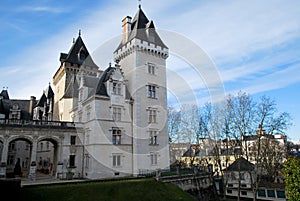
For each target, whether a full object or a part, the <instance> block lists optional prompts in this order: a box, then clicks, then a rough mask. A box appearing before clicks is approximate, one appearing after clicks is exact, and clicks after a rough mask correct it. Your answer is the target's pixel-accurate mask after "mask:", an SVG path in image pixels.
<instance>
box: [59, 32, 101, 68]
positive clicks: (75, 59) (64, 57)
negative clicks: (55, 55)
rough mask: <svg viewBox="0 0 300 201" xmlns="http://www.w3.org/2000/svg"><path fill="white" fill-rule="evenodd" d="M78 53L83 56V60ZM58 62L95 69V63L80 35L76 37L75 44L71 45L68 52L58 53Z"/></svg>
mask: <svg viewBox="0 0 300 201" xmlns="http://www.w3.org/2000/svg"><path fill="white" fill-rule="evenodd" d="M80 52H82V53H83V54H84V59H83V60H82V59H80ZM59 60H60V62H69V63H72V64H77V65H78V66H81V65H82V64H85V65H87V66H92V67H96V68H98V67H97V65H96V64H95V62H94V61H93V59H92V58H91V56H90V53H89V51H88V49H87V48H86V46H85V44H84V42H83V40H82V38H81V35H80V34H79V36H78V37H77V39H76V40H75V42H74V43H73V45H72V47H71V49H70V50H69V52H68V53H67V54H66V53H60V59H59Z"/></svg>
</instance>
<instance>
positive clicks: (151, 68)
mask: <svg viewBox="0 0 300 201" xmlns="http://www.w3.org/2000/svg"><path fill="white" fill-rule="evenodd" d="M148 73H149V74H152V75H155V65H154V64H151V63H149V64H148Z"/></svg>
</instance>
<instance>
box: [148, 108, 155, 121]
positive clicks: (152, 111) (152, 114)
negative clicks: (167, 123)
mask: <svg viewBox="0 0 300 201" xmlns="http://www.w3.org/2000/svg"><path fill="white" fill-rule="evenodd" d="M156 117H157V111H156V109H149V123H156Z"/></svg>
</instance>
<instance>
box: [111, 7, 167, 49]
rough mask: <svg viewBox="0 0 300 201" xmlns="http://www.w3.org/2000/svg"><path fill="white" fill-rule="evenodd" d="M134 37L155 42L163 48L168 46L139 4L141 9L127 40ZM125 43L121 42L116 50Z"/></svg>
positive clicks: (132, 24)
mask: <svg viewBox="0 0 300 201" xmlns="http://www.w3.org/2000/svg"><path fill="white" fill-rule="evenodd" d="M134 38H138V39H140V40H142V41H147V42H150V43H153V44H155V45H158V46H161V47H162V48H168V47H167V46H166V45H165V44H164V43H163V41H162V40H161V38H160V37H159V35H158V34H157V32H156V30H155V27H154V23H153V21H152V20H151V21H149V19H148V18H147V17H146V15H145V13H144V12H143V10H142V8H141V6H139V9H138V11H137V13H136V14H135V16H134V18H133V20H132V22H131V30H130V34H129V37H128V40H127V42H129V41H131V40H132V39H134ZM123 45H125V44H123V43H122V42H121V43H120V45H119V46H118V48H117V49H116V51H117V50H118V49H120V48H121V47H122V46H123Z"/></svg>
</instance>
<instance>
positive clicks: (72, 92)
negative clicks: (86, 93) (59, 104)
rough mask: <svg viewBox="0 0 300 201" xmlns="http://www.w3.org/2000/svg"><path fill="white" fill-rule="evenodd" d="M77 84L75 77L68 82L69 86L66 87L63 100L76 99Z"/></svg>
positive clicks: (77, 92)
mask: <svg viewBox="0 0 300 201" xmlns="http://www.w3.org/2000/svg"><path fill="white" fill-rule="evenodd" d="M78 88H79V83H78V81H77V79H76V75H73V78H72V80H71V81H70V82H69V85H68V86H67V89H66V92H65V94H64V96H63V98H75V97H78V94H79V91H78Z"/></svg>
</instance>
